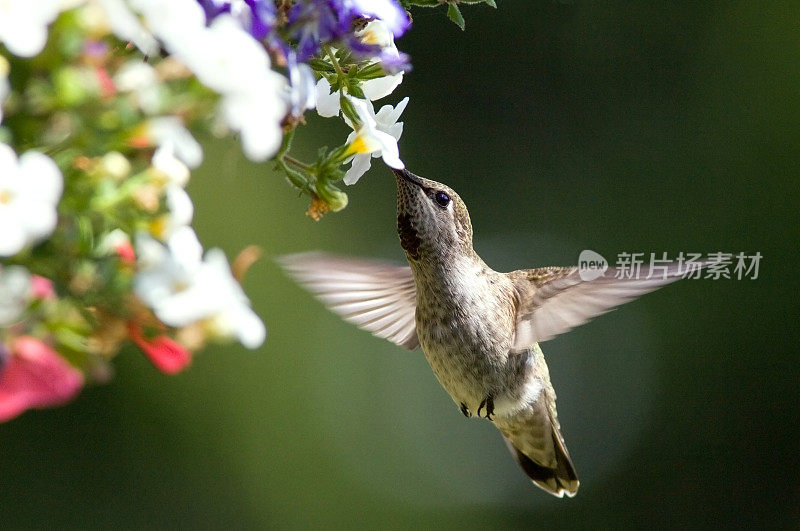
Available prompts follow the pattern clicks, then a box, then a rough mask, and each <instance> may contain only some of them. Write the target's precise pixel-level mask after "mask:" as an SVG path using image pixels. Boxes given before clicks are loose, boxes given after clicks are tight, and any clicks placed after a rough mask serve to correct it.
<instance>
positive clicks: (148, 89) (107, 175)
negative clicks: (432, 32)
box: [0, 0, 490, 422]
mask: <svg viewBox="0 0 800 531" xmlns="http://www.w3.org/2000/svg"><path fill="white" fill-rule="evenodd" d="M483 1H486V3H490V2H489V1H488V0H483ZM439 3H440V2H438V0H437V1H436V2H430V1H427V0H420V1H407V0H402V1H398V0H169V1H164V0H36V1H34V2H31V1H29V0H2V1H0V227H2V230H0V422H1V421H4V420H8V419H10V418H13V417H15V416H17V415H19V414H20V413H22V412H23V411H25V410H26V409H30V408H41V407H50V406H54V405H58V404H61V403H64V402H66V401H68V400H70V399H71V398H72V397H74V396H75V395H76V394H77V393H78V392H79V391H80V389H81V388H82V387H83V386H84V385H85V384H86V383H89V382H103V381H106V380H107V379H108V378H109V377H110V376H111V374H112V365H111V360H112V358H113V357H114V356H115V355H116V354H117V353H118V352H119V351H120V349H121V348H122V347H123V346H124V345H126V344H131V345H135V346H136V347H138V348H139V349H140V350H141V351H142V352H143V353H144V354H145V355H146V356H147V357H148V358H149V359H150V360H151V361H152V363H153V364H154V365H155V367H157V368H158V369H160V370H161V371H163V372H165V373H168V374H173V373H176V372H179V371H181V370H183V369H184V368H185V367H187V366H188V365H189V364H190V363H191V360H192V356H193V352H195V351H197V350H198V349H199V348H201V347H202V346H203V345H204V344H206V343H207V342H209V341H220V340H228V339H232V340H238V341H239V342H240V343H241V344H242V345H244V346H245V347H248V348H257V347H259V346H260V345H261V344H262V343H263V341H264V340H265V337H266V328H265V326H264V324H263V323H262V321H261V320H260V319H259V317H258V316H257V315H256V313H255V312H254V311H253V309H252V308H251V306H250V302H249V300H248V298H247V296H246V294H245V292H244V291H243V289H242V287H241V285H240V281H241V277H242V275H243V274H244V272H245V271H246V269H247V265H248V264H250V263H252V261H253V260H255V258H256V255H257V254H258V252H257V250H254V249H253V248H247V249H245V250H244V251H242V254H240V257H239V258H238V259H237V260H236V261H234V266H233V267H231V266H230V265H229V262H228V259H227V258H226V256H225V254H224V253H223V252H222V251H221V250H220V249H210V250H207V251H204V249H203V246H202V245H201V243H200V241H199V240H198V238H197V235H196V234H195V232H194V230H193V229H192V226H191V225H192V219H193V216H194V205H193V203H192V200H191V198H190V197H189V195H188V194H187V192H186V190H185V187H186V184H187V183H188V181H189V179H190V176H191V171H192V169H193V168H197V167H198V166H199V165H200V164H201V163H202V161H203V149H202V147H201V145H200V143H198V141H197V140H195V137H194V134H193V133H192V131H208V132H212V133H213V134H215V135H217V136H219V135H224V134H234V135H236V136H237V137H238V138H239V139H240V141H241V145H242V150H243V152H244V154H245V155H246V156H247V157H248V158H250V159H251V160H253V161H257V162H262V161H271V163H272V164H274V165H275V166H276V168H278V169H279V170H281V171H282V172H283V173H284V174H285V176H286V177H287V180H288V182H289V183H290V184H291V185H293V186H295V187H296V188H298V189H299V190H300V191H301V192H303V193H305V194H307V195H308V196H309V197H310V198H311V207H310V208H309V210H308V214H309V215H310V216H311V217H312V218H314V219H319V217H320V216H322V215H323V214H324V213H326V212H328V211H337V210H340V209H341V208H344V206H345V205H346V204H347V196H346V195H345V194H344V192H342V191H341V190H340V189H339V182H340V181H343V182H344V183H345V184H347V185H352V184H355V183H356V182H357V181H358V180H359V179H360V178H361V176H362V175H364V173H365V172H366V171H367V170H368V169H369V168H370V165H371V161H372V159H373V158H377V157H380V158H382V159H383V161H384V162H385V163H386V164H387V165H389V166H391V167H393V168H402V167H403V162H402V160H401V158H400V153H399V149H398V140H399V139H400V136H401V134H402V131H403V123H402V122H400V121H399V120H400V115H401V114H402V112H403V110H404V109H405V108H406V105H407V104H408V98H404V99H402V100H401V101H399V103H396V104H395V105H383V106H382V107H381V108H380V109H379V110H378V111H377V112H376V111H375V107H374V105H373V101H376V100H379V99H382V98H386V97H387V96H389V95H390V94H392V93H393V91H394V90H395V89H396V88H397V87H398V85H400V83H401V82H402V80H403V76H404V74H405V73H406V72H408V70H409V68H410V65H409V58H408V56H407V55H405V54H403V53H401V52H400V51H399V50H398V49H397V47H396V45H395V39H396V38H398V37H400V36H401V35H403V34H404V33H405V32H406V31H407V30H408V29H409V27H410V24H411V18H410V16H409V14H408V12H407V11H406V9H407V8H409V6H411V5H422V6H428V7H430V6H433V5H438V4H439ZM447 3H448V4H449V5H450V6H451V7H452V6H455V3H449V2H447ZM456 10H457V7H456ZM451 18H452V16H451ZM312 109H316V112H317V113H318V114H319V115H320V116H323V117H329V118H330V117H341V119H342V122H343V124H344V125H345V126H346V127H347V129H346V132H348V133H349V135H347V136H346V134H342V138H343V139H344V140H343V142H342V143H341V145H338V146H337V147H334V148H333V149H329V150H321V151H320V154H319V156H318V159H317V160H316V161H312V162H302V161H299V160H297V159H295V158H294V157H293V156H291V155H290V153H289V151H290V149H291V144H292V140H293V138H294V135H295V132H296V131H297V129H298V128H299V127H300V126H302V125H304V124H305V119H304V115H305V113H306V112H307V111H309V110H312ZM345 136H346V138H345ZM242 264H244V265H242Z"/></svg>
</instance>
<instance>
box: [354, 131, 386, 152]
mask: <svg viewBox="0 0 800 531" xmlns="http://www.w3.org/2000/svg"><path fill="white" fill-rule="evenodd" d="M378 149H380V145H378V143H377V142H375V139H374V138H372V137H371V136H368V135H364V134H361V131H359V132H358V135H357V136H356V137H355V139H353V141H352V142H350V145H349V146H347V155H353V154H356V153H372V152H373V151H377V150H378Z"/></svg>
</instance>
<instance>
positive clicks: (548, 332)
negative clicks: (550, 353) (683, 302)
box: [510, 264, 702, 350]
mask: <svg viewBox="0 0 800 531" xmlns="http://www.w3.org/2000/svg"><path fill="white" fill-rule="evenodd" d="M701 267H702V266H701ZM685 274H686V272H685V271H681V268H680V267H679V266H678V264H670V265H669V266H665V267H657V268H655V270H654V271H653V272H652V274H651V272H650V269H649V268H647V267H642V268H641V270H640V271H639V274H638V275H636V277H635V278H616V277H617V276H620V277H624V276H625V275H622V274H620V273H619V271H618V270H617V269H615V268H609V269H607V270H606V271H605V273H604V274H603V275H602V276H600V277H598V278H596V279H593V280H583V279H581V276H580V274H579V271H578V268H577V267H545V268H540V269H528V270H522V271H514V272H512V273H510V276H511V278H512V280H513V281H514V283H515V285H516V286H517V290H518V292H519V293H520V298H521V300H522V301H523V303H522V305H521V306H520V308H519V310H518V311H517V328H516V333H515V335H514V342H513V344H512V350H525V349H527V348H530V346H531V345H532V344H533V343H537V342H540V341H547V340H548V339H552V338H553V337H555V336H557V335H558V334H563V333H564V332H567V331H568V330H572V329H573V328H575V327H576V326H578V325H581V324H583V323H585V322H587V321H588V320H590V319H591V318H593V317H596V316H598V315H601V314H604V313H606V312H608V311H610V310H612V309H614V308H615V307H617V306H619V305H621V304H625V303H626V302H628V301H631V300H633V299H635V298H636V297H638V296H640V295H644V294H645V293H649V292H651V291H654V290H656V289H658V288H660V287H661V286H665V285H667V284H670V283H672V282H675V281H676V280H680V279H681V278H683V277H684V276H685ZM648 276H650V277H651V278H647V277H648Z"/></svg>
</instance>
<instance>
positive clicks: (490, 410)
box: [478, 395, 494, 420]
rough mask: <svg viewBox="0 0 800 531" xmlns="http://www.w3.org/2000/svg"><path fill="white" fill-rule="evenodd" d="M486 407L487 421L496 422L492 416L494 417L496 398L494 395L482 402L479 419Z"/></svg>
mask: <svg viewBox="0 0 800 531" xmlns="http://www.w3.org/2000/svg"><path fill="white" fill-rule="evenodd" d="M484 407H485V408H486V419H488V420H494V419H492V415H494V398H493V397H492V395H489V396H487V397H486V398H484V399H483V402H481V403H480V405H479V406H478V416H479V417H480V416H481V409H483V408H484Z"/></svg>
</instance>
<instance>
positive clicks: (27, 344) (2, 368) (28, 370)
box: [0, 337, 83, 422]
mask: <svg viewBox="0 0 800 531" xmlns="http://www.w3.org/2000/svg"><path fill="white" fill-rule="evenodd" d="M0 351H2V352H0V422H5V421H7V420H11V419H13V418H14V417H16V416H18V415H20V414H21V413H23V412H24V411H26V410H28V409H33V408H36V409H41V408H47V407H54V406H60V405H62V404H65V403H67V402H69V401H70V400H72V399H73V398H75V396H76V395H77V394H78V392H80V390H81V388H82V387H83V374H82V373H81V371H79V370H78V369H76V368H74V367H73V366H72V365H70V364H69V363H67V362H66V361H64V358H62V357H61V356H59V355H58V353H57V352H56V351H55V350H53V349H52V348H51V347H50V346H49V345H47V344H45V343H43V342H41V341H39V340H38V339H35V338H33V337H20V338H18V339H17V340H16V341H14V343H13V345H12V348H11V352H10V359H7V360H4V359H3V358H4V355H5V356H8V353H6V352H5V350H4V348H3V346H2V345H0ZM4 361H5V363H4Z"/></svg>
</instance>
